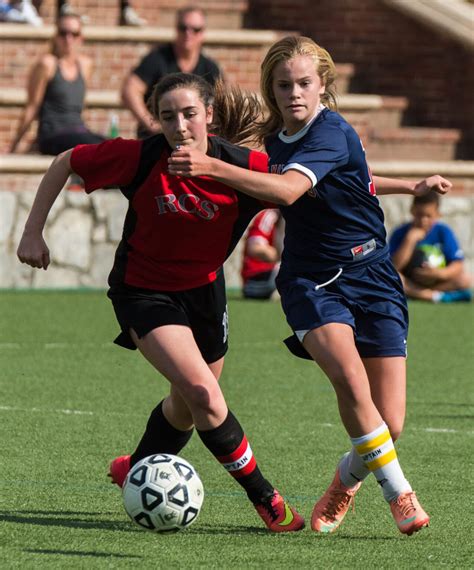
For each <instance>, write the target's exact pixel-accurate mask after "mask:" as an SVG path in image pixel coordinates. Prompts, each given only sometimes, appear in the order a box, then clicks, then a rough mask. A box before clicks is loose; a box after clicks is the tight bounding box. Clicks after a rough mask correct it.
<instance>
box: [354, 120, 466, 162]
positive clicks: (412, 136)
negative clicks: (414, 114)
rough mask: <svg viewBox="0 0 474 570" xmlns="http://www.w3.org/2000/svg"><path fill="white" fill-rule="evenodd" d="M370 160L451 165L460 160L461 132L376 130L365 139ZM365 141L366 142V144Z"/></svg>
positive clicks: (427, 129)
mask: <svg viewBox="0 0 474 570" xmlns="http://www.w3.org/2000/svg"><path fill="white" fill-rule="evenodd" d="M362 139H363V142H364V146H365V149H366V151H367V156H368V157H369V159H370V160H394V159H395V160H404V159H406V160H426V159H427V158H428V157H429V158H430V160H440V161H446V160H447V161H450V160H454V159H455V158H456V147H457V143H458V142H459V140H460V139H461V132H460V131H459V130H457V129H435V128H422V127H402V128H395V129H375V130H372V131H370V132H369V133H367V134H366V135H365V136H363V137H362ZM364 139H365V140H364Z"/></svg>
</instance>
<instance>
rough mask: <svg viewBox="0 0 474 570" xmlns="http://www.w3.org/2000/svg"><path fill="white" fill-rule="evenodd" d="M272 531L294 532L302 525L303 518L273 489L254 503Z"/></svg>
mask: <svg viewBox="0 0 474 570" xmlns="http://www.w3.org/2000/svg"><path fill="white" fill-rule="evenodd" d="M254 507H255V509H256V510H257V513H258V514H259V515H260V516H261V517H262V519H263V522H264V523H265V524H266V525H267V528H268V529H269V530H271V531H272V532H294V531H297V530H301V529H302V528H303V527H304V519H303V517H302V516H301V515H300V514H298V513H297V512H296V511H295V509H293V508H292V507H290V505H289V504H288V503H287V502H286V501H285V499H284V498H283V497H282V496H281V495H280V493H279V492H278V491H277V490H276V489H274V490H273V494H272V495H270V496H269V497H266V498H265V499H263V500H262V502H260V503H258V504H255V505H254Z"/></svg>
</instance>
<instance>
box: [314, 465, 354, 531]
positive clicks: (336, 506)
mask: <svg viewBox="0 0 474 570" xmlns="http://www.w3.org/2000/svg"><path fill="white" fill-rule="evenodd" d="M361 485H362V483H357V485H355V486H354V487H346V486H345V485H344V484H343V483H342V481H341V479H340V477H339V469H337V471H336V474H335V475H334V479H333V480H332V483H331V484H330V485H329V487H328V489H327V491H326V492H325V493H324V495H323V496H322V497H321V498H320V499H319V501H318V502H317V503H316V505H315V506H314V509H313V514H312V516H311V528H312V529H313V530H315V531H316V532H334V531H335V530H336V529H337V528H338V527H339V525H340V524H341V523H342V521H343V520H344V517H345V516H346V514H347V511H348V510H349V507H350V506H351V504H353V502H354V495H355V494H356V493H357V491H358V490H359V489H360V486H361Z"/></svg>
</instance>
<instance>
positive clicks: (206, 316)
mask: <svg viewBox="0 0 474 570" xmlns="http://www.w3.org/2000/svg"><path fill="white" fill-rule="evenodd" d="M230 99H232V101H230ZM237 100H240V101H241V103H242V106H241V107H240V112H239V113H236V114H234V115H233V116H232V117H230V116H228V115H226V110H228V109H230V108H232V106H233V104H234V103H235V102H236V101H237ZM231 103H232V104H231ZM150 108H151V111H152V113H153V114H154V116H156V118H157V119H158V120H159V121H160V123H161V125H162V129H163V134H158V135H155V136H153V137H151V138H149V139H147V140H144V141H139V140H123V139H114V140H110V141H106V142H104V143H101V144H98V145H80V146H77V147H75V148H74V149H72V150H69V151H66V152H64V153H63V154H61V155H59V156H58V157H57V158H56V159H55V161H54V162H53V163H52V165H51V167H50V168H49V170H48V171H47V173H46V174H45V176H44V178H43V180H42V181H41V183H40V186H39V188H38V193H37V196H36V198H35V201H34V204H33V207H32V210H31V213H30V215H29V218H28V220H27V222H26V226H25V230H24V233H23V236H22V239H21V242H20V245H19V247H18V257H19V259H20V260H21V261H22V262H23V263H27V264H28V265H31V266H32V267H37V268H43V269H47V267H48V265H49V263H50V257H49V250H48V247H47V245H46V243H45V241H44V239H43V236H42V232H43V228H44V225H45V223H46V219H47V216H48V213H49V211H50V209H51V207H52V205H53V203H54V201H55V199H56V198H57V196H58V195H59V193H60V191H61V189H62V188H63V186H64V184H65V182H66V180H67V178H68V176H69V175H70V174H71V172H75V173H77V174H78V175H79V176H81V177H82V178H83V179H84V183H85V190H86V192H88V193H89V192H92V191H94V190H96V189H98V188H107V187H117V186H118V187H119V188H120V189H121V191H122V193H123V194H124V196H125V197H126V198H127V199H128V200H129V208H128V212H127V215H126V218H125V224H124V230H123V237H122V240H121V242H120V244H119V246H118V248H117V252H116V255H115V261H114V265H113V269H112V271H111V273H110V276H109V285H110V289H109V292H108V296H109V297H110V299H111V300H112V303H113V306H114V309H115V313H116V316H117V320H118V322H119V324H120V327H121V334H120V335H119V337H118V338H117V339H116V342H117V343H118V344H120V345H121V346H124V347H127V348H138V349H139V351H140V352H141V353H142V354H143V356H144V357H145V358H146V359H147V360H148V361H149V362H150V363H151V364H152V365H153V366H154V367H155V368H156V370H157V371H158V372H160V373H161V374H162V375H163V376H164V377H165V378H166V379H167V380H168V381H169V383H170V395H169V396H168V397H167V398H165V399H164V400H163V401H162V402H161V403H160V404H159V405H158V406H157V407H156V408H155V410H153V412H152V414H151V416H150V419H149V421H148V424H147V428H146V430H145V433H144V435H143V437H142V439H141V441H140V443H139V445H138V447H137V449H136V450H135V452H134V453H133V454H132V455H131V456H129V455H127V456H122V457H119V458H117V459H115V460H114V461H112V463H111V468H110V475H111V477H112V480H113V482H115V483H117V484H118V485H120V486H121V485H122V484H123V481H124V480H125V477H126V474H127V472H128V471H129V469H130V467H131V466H132V465H134V464H135V463H136V462H137V461H139V460H140V459H142V458H143V457H146V456H148V455H151V454H153V453H160V452H161V453H172V454H178V453H179V452H180V451H181V449H182V448H183V447H184V445H186V443H187V441H188V440H189V438H190V437H191V434H192V430H193V426H196V430H197V432H198V434H199V436H200V438H201V439H202V441H203V443H204V445H205V446H206V447H207V448H208V449H209V450H210V452H211V453H212V454H213V455H214V456H215V457H216V458H217V460H218V461H219V462H220V463H221V464H222V465H223V466H224V467H225V469H226V470H227V471H229V472H230V474H231V475H233V476H234V477H235V478H236V479H237V481H238V482H239V483H240V484H241V485H242V487H243V488H244V489H245V490H246V492H247V494H248V497H249V499H250V500H251V501H252V503H253V504H254V505H255V508H256V510H257V512H258V514H259V515H260V516H261V518H262V519H263V520H264V522H265V524H266V525H267V527H268V528H269V529H270V530H271V531H274V532H283V531H296V530H300V529H301V528H303V526H304V521H303V518H302V517H301V516H300V515H299V514H298V513H297V512H296V511H295V510H294V509H292V508H291V507H290V506H289V505H288V504H287V503H286V501H285V500H284V499H283V498H282V497H281V495H280V494H279V493H278V491H277V490H276V489H275V488H274V487H273V485H271V484H270V483H269V482H268V481H267V480H266V479H265V478H264V477H263V475H262V473H261V472H260V469H259V468H258V466H257V463H256V460H255V457H254V456H253V453H252V450H251V448H250V445H249V443H248V441H247V438H246V436H245V434H244V431H243V429H242V427H241V425H240V423H239V422H238V420H237V419H236V418H235V416H234V415H233V414H232V412H231V411H230V410H229V409H228V407H227V404H226V402H225V399H224V396H223V394H222V391H221V389H220V386H219V384H218V380H219V377H220V375H221V372H222V368H223V363H224V354H225V352H226V351H227V334H228V317H227V307H226V296H225V283H224V276H223V272H222V265H223V263H224V260H225V259H226V257H227V256H228V254H229V253H230V251H231V250H232V248H233V247H234V245H235V244H236V243H237V241H238V239H239V238H240V236H241V235H242V233H243V231H244V230H245V228H246V226H247V224H248V222H249V221H250V220H251V219H252V217H253V216H254V215H255V213H256V212H257V211H258V210H260V209H261V208H262V207H264V206H263V205H262V204H261V203H260V202H259V201H257V200H255V199H253V198H249V197H247V196H245V195H244V194H241V193H240V192H237V191H235V190H233V189H232V188H231V187H230V186H228V185H226V184H222V183H220V182H217V181H215V180H212V179H209V178H201V177H196V178H192V179H189V178H180V177H177V176H173V175H170V174H169V173H168V158H169V157H170V155H171V152H172V151H173V149H175V148H176V147H190V148H196V149H199V150H201V151H202V152H207V153H209V155H210V156H212V157H215V158H220V159H222V160H224V161H226V162H229V163H231V164H234V165H238V166H241V167H244V168H247V169H252V170H259V171H266V170H267V157H266V155H264V154H262V153H259V152H257V151H252V150H249V149H246V148H243V147H239V146H236V145H235V144H231V143H228V142H226V140H224V139H223V138H220V137H218V136H210V135H209V134H208V130H209V129H210V128H211V126H212V125H213V124H215V123H217V125H218V128H219V132H220V133H221V134H223V135H224V136H225V137H226V138H228V139H230V140H234V141H237V142H238V141H241V140H243V139H244V138H245V136H246V132H247V130H248V129H247V127H248V126H249V125H250V124H251V123H252V121H254V120H255V119H256V116H257V114H258V112H259V109H260V107H259V105H258V101H257V100H256V99H255V100H250V101H249V99H245V98H244V97H242V95H241V94H240V92H238V91H237V90H232V89H231V90H224V88H223V87H222V86H218V87H217V88H216V89H215V91H213V89H212V87H211V86H210V85H209V84H207V83H206V81H204V80H203V79H201V78H199V77H197V76H194V75H190V74H183V73H178V74H172V75H169V76H166V77H165V78H164V79H162V80H161V81H160V82H159V83H158V84H157V86H156V87H155V90H154V93H153V96H152V99H151V101H150ZM183 347H185V348H183Z"/></svg>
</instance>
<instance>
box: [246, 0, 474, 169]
mask: <svg viewBox="0 0 474 570" xmlns="http://www.w3.org/2000/svg"><path fill="white" fill-rule="evenodd" d="M244 23H245V25H246V27H250V28H262V27H266V28H273V29H280V30H299V31H300V32H301V34H303V35H307V36H310V37H312V38H313V39H314V40H315V41H317V42H318V43H319V44H321V45H322V46H324V47H325V48H326V49H328V51H329V52H330V53H331V55H332V56H333V58H334V60H335V61H338V62H351V63H353V64H354V65H355V73H354V77H353V82H352V85H351V91H353V92H359V93H362V92H370V93H380V94H383V95H397V96H400V95H403V96H406V97H408V98H409V106H408V108H407V110H406V115H405V121H406V122H407V123H409V124H416V125H418V126H427V127H448V128H460V129H462V131H463V137H462V139H461V141H460V143H459V147H458V157H459V158H467V159H472V158H474V144H473V143H474V97H473V93H474V65H473V57H472V53H471V52H469V51H467V50H466V49H465V48H463V46H461V45H460V44H458V43H456V42H455V41H454V40H451V39H449V38H447V37H443V36H441V35H440V34H438V33H436V32H433V30H431V29H430V28H426V27H424V26H423V25H421V24H419V23H417V22H415V21H413V20H411V19H410V18H408V17H407V16H404V15H403V14H401V13H399V12H397V11H396V10H394V9H392V8H390V7H388V6H386V5H385V4H384V3H383V2H382V1H381V0H317V1H314V0H249V9H248V13H247V14H246V17H245V20H244Z"/></svg>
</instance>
